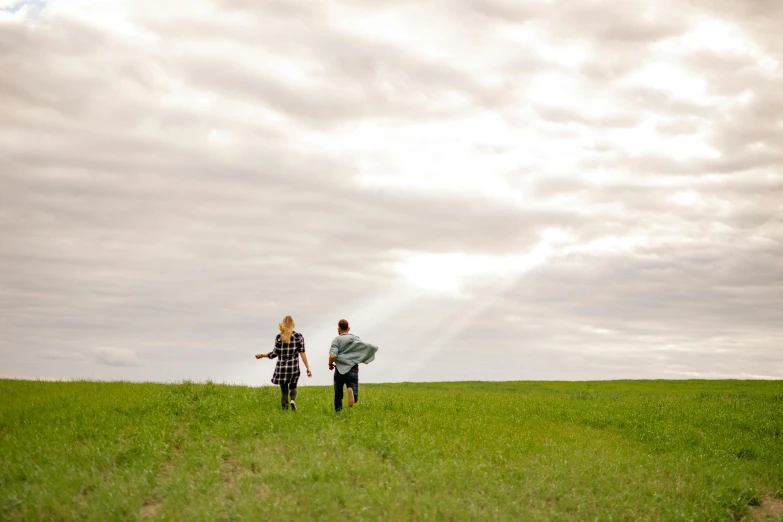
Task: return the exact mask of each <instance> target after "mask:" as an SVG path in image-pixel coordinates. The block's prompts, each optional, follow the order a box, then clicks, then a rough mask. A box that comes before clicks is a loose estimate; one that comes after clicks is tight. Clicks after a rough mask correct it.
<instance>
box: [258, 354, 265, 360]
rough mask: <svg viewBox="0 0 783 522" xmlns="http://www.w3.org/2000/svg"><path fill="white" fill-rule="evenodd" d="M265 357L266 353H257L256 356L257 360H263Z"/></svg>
mask: <svg viewBox="0 0 783 522" xmlns="http://www.w3.org/2000/svg"><path fill="white" fill-rule="evenodd" d="M264 357H266V354H265V353H257V354H256V359H263V358H264Z"/></svg>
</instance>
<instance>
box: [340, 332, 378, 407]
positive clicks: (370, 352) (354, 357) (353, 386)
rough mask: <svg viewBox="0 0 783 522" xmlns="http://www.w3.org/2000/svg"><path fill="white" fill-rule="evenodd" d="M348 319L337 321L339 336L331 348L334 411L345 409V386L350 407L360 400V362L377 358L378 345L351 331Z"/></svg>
mask: <svg viewBox="0 0 783 522" xmlns="http://www.w3.org/2000/svg"><path fill="white" fill-rule="evenodd" d="M350 331H351V327H350V326H349V325H348V321H346V320H345V319H340V321H339V322H338V323H337V337H335V338H334V341H332V347H331V348H329V369H330V370H334V411H340V410H342V409H343V386H347V387H348V407H349V408H350V407H353V405H354V403H355V402H357V401H358V400H359V363H364V364H367V363H369V362H372V361H373V359H375V352H377V351H378V347H377V346H374V345H372V344H369V343H365V342H364V341H362V340H361V339H359V337H357V336H356V335H354V334H352V333H349V332H350Z"/></svg>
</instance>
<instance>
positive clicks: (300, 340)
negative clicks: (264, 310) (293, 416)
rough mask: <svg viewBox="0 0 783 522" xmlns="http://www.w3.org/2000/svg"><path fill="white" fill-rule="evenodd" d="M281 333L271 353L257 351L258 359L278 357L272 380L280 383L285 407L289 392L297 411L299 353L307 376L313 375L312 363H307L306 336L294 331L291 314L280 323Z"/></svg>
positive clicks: (286, 407) (285, 406) (294, 408)
mask: <svg viewBox="0 0 783 522" xmlns="http://www.w3.org/2000/svg"><path fill="white" fill-rule="evenodd" d="M279 326H280V333H279V334H278V336H277V337H276V338H275V348H274V349H273V350H272V351H271V352H269V353H257V354H256V359H263V358H264V357H267V358H269V359H274V358H275V357H278V359H277V365H276V366H275V373H274V375H272V382H273V383H274V384H279V385H280V392H281V393H282V398H281V399H280V402H281V404H282V405H283V409H284V410H287V409H288V404H289V400H288V397H289V394H290V397H291V401H290V404H291V409H292V410H293V411H296V402H295V401H296V383H297V382H298V381H299V373H300V372H299V355H300V354H301V355H302V361H304V364H305V367H306V368H307V376H308V377H312V376H313V374H312V372H311V371H310V365H309V364H308V363H307V355H306V354H305V342H304V336H303V335H302V334H300V333H299V332H295V331H294V320H293V319H292V318H291V316H290V315H287V316H285V318H284V319H283V322H282V323H280V325H279Z"/></svg>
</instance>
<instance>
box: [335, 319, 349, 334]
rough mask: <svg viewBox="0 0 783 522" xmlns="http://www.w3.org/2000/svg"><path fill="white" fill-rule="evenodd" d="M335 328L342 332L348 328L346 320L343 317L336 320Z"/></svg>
mask: <svg viewBox="0 0 783 522" xmlns="http://www.w3.org/2000/svg"><path fill="white" fill-rule="evenodd" d="M337 328H339V329H340V330H341V331H343V332H344V331H346V330H347V329H348V321H346V320H345V319H340V320H339V321H338V322H337Z"/></svg>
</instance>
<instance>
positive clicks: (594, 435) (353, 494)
mask: <svg viewBox="0 0 783 522" xmlns="http://www.w3.org/2000/svg"><path fill="white" fill-rule="evenodd" d="M278 394H279V392H278V390H277V388H271V387H262V388H250V387H243V386H225V385H216V384H212V383H206V384H196V383H190V382H184V383H182V384H131V383H124V382H117V383H95V382H68V383H52V382H37V381H36V382H33V381H13V380H0V397H1V398H2V403H1V404H0V459H1V460H2V464H3V465H2V469H0V519H2V520H76V519H78V520H145V519H157V518H160V519H172V520H270V519H272V520H294V519H298V520H336V519H347V520H741V519H744V518H747V519H754V518H757V519H765V518H767V519H773V520H779V519H780V518H779V517H780V513H779V512H778V511H777V510H776V508H775V506H778V507H780V505H782V504H783V502H782V501H781V500H780V499H781V498H783V437H782V436H781V433H782V432H783V382H780V381H772V382H763V381H753V382H748V381H612V382H582V383H571V382H504V383H479V382H463V383H434V384H430V383H421V384H408V383H406V384H378V385H368V384H362V385H361V388H360V399H361V400H360V402H359V404H358V405H357V406H356V407H355V408H353V409H352V410H348V409H346V410H345V411H343V412H341V413H340V414H336V413H334V411H332V408H331V389H330V388H325V387H303V388H301V389H300V392H299V399H298V400H297V404H298V405H299V410H300V411H299V412H296V413H292V412H284V411H281V409H280V405H279V395H278Z"/></svg>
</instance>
